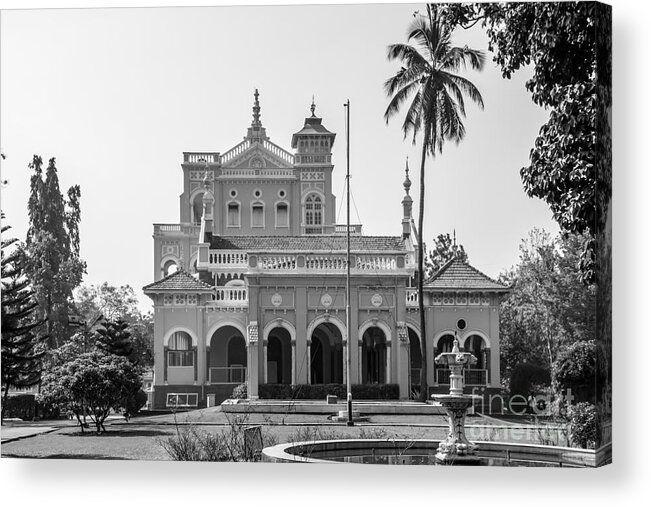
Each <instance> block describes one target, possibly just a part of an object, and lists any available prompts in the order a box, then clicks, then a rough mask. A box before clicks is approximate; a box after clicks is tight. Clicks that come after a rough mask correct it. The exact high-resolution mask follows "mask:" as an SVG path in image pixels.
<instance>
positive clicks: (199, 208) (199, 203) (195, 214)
mask: <svg viewBox="0 0 651 507" xmlns="http://www.w3.org/2000/svg"><path fill="white" fill-rule="evenodd" d="M202 216H203V192H199V193H198V194H197V195H195V196H194V199H193V200H192V222H193V223H195V224H200V223H201V217H202Z"/></svg>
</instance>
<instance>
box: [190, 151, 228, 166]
mask: <svg viewBox="0 0 651 507" xmlns="http://www.w3.org/2000/svg"><path fill="white" fill-rule="evenodd" d="M183 162H185V163H186V164H203V165H205V164H206V163H208V164H217V163H219V152H183Z"/></svg>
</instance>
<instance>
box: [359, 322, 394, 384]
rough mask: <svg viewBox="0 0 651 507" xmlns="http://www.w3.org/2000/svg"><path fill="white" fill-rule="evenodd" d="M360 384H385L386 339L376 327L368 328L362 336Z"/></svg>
mask: <svg viewBox="0 0 651 507" xmlns="http://www.w3.org/2000/svg"><path fill="white" fill-rule="evenodd" d="M361 349H362V350H361V352H362V383H363V384H385V383H386V382H387V358H388V350H387V337H386V335H385V333H384V331H383V330H382V329H381V328H380V327H378V326H369V327H368V328H367V329H366V330H365V331H364V334H363V335H362V347H361Z"/></svg>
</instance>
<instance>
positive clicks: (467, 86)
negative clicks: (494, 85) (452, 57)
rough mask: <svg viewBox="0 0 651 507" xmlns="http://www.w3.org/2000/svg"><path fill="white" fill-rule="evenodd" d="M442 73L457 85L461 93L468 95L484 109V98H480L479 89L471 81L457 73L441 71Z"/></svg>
mask: <svg viewBox="0 0 651 507" xmlns="http://www.w3.org/2000/svg"><path fill="white" fill-rule="evenodd" d="M443 74H444V75H445V76H446V77H447V79H449V80H450V81H452V82H453V83H454V84H455V85H456V86H458V87H459V89H460V90H461V92H462V93H463V94H465V95H467V96H468V97H470V99H471V100H472V101H473V102H474V103H475V104H477V105H478V106H479V108H480V109H484V99H483V98H482V96H481V93H480V92H479V89H478V88H477V87H476V86H475V85H474V84H473V83H472V82H470V81H469V80H468V79H466V78H465V77H462V76H459V75H458V74H451V73H449V72H443Z"/></svg>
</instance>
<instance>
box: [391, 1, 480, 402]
mask: <svg viewBox="0 0 651 507" xmlns="http://www.w3.org/2000/svg"><path fill="white" fill-rule="evenodd" d="M453 29H454V27H453V25H451V24H450V23H449V22H448V20H447V18H446V16H445V15H444V12H443V10H441V9H439V8H438V6H437V5H436V4H430V5H428V6H427V13H426V14H425V15H421V14H419V13H415V14H414V19H413V20H412V22H411V24H410V25H409V28H408V29H407V43H406V44H405V43H398V44H392V45H390V46H389V47H388V51H387V58H388V59H389V60H397V61H399V62H400V64H401V68H400V69H399V70H398V71H397V72H396V73H395V74H394V75H393V76H391V77H390V78H389V79H388V80H387V81H386V82H385V84H384V88H385V91H386V94H387V96H388V97H390V100H389V105H388V106H387V109H386V111H385V113H384V118H385V120H386V121H387V123H388V122H389V120H390V119H391V118H393V117H394V116H396V115H397V114H398V112H399V111H400V109H401V108H402V107H403V106H405V107H406V110H407V111H406V114H405V117H404V120H403V123H402V132H403V134H404V137H405V139H406V138H407V137H409V138H411V141H412V142H413V143H414V144H416V142H417V141H418V138H419V136H422V153H421V164H420V196H419V212H418V228H417V230H418V261H417V262H418V270H417V280H418V306H419V311H420V329H421V335H422V336H427V333H426V330H425V311H424V306H423V301H424V297H423V281H424V275H425V269H424V264H425V262H424V244H423V221H424V213H425V161H426V159H427V157H428V156H432V157H434V156H435V155H436V153H441V151H442V150H443V145H444V144H445V143H446V142H450V141H451V142H454V143H459V142H460V141H461V140H462V139H463V138H464V137H465V133H466V129H465V126H464V123H463V120H464V118H465V115H466V109H465V100H466V98H469V99H470V100H471V101H472V102H474V103H475V104H477V105H478V106H479V107H483V99H482V96H481V94H480V93H479V90H478V89H477V88H476V87H475V85H474V84H473V83H472V82H470V81H469V80H468V79H466V78H465V77H463V76H461V75H460V74H458V72H459V70H460V69H465V68H467V67H468V66H469V67H470V68H472V69H475V70H481V69H482V68H483V65H484V55H483V53H482V52H481V51H478V50H475V49H470V48H469V47H468V46H464V47H455V46H453V45H452V42H451V38H452V32H453ZM426 341H427V340H421V354H422V356H423V357H426V355H427V353H426V352H427V351H426V349H425V344H426ZM426 364H427V362H426V361H425V362H423V365H422V368H421V380H420V399H421V400H422V401H424V400H425V399H426V396H427V368H426Z"/></svg>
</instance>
